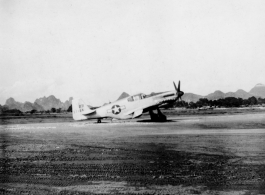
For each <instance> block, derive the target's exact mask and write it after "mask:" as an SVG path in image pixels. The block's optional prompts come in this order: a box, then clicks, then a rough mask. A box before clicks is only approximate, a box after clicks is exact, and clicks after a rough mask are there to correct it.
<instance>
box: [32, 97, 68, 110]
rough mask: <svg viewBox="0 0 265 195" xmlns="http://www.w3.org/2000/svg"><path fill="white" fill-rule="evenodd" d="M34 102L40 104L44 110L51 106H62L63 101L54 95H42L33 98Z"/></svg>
mask: <svg viewBox="0 0 265 195" xmlns="http://www.w3.org/2000/svg"><path fill="white" fill-rule="evenodd" d="M35 103H37V104H39V105H40V106H42V107H43V108H44V109H45V110H50V109H51V108H62V107H63V103H62V102H61V100H60V99H57V98H56V97H55V96H54V95H50V96H48V97H45V96H44V97H42V98H38V99H36V100H35Z"/></svg>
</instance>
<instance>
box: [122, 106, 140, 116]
mask: <svg viewBox="0 0 265 195" xmlns="http://www.w3.org/2000/svg"><path fill="white" fill-rule="evenodd" d="M142 114H143V109H142V108H137V109H134V110H130V111H129V112H127V113H125V114H124V115H132V118H136V117H138V116H140V115H142Z"/></svg>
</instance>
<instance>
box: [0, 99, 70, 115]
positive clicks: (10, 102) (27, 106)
mask: <svg viewBox="0 0 265 195" xmlns="http://www.w3.org/2000/svg"><path fill="white" fill-rule="evenodd" d="M72 99H73V98H69V100H66V101H65V102H64V103H63V102H61V100H60V99H57V98H56V97H55V96H53V95H51V96H49V97H45V96H44V97H43V98H38V99H36V100H35V102H34V103H31V102H28V101H26V102H25V103H21V102H17V101H15V99H14V98H12V97H11V98H8V99H7V100H6V103H5V105H4V108H5V110H7V109H8V110H12V109H16V110H20V111H22V112H27V111H31V110H37V111H44V110H50V109H51V108H57V109H58V108H61V109H63V110H67V109H68V108H69V106H70V105H71V104H72ZM0 110H1V111H0V113H1V112H3V106H2V107H1V109H0Z"/></svg>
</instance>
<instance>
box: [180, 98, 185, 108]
mask: <svg viewBox="0 0 265 195" xmlns="http://www.w3.org/2000/svg"><path fill="white" fill-rule="evenodd" d="M179 99H180V100H181V103H182V105H183V106H184V107H185V104H184V103H183V101H182V99H181V97H180V98H179Z"/></svg>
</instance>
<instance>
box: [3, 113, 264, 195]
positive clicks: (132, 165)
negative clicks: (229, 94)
mask: <svg viewBox="0 0 265 195" xmlns="http://www.w3.org/2000/svg"><path fill="white" fill-rule="evenodd" d="M167 116H168V119H169V121H168V122H165V123H153V122H151V121H150V120H149V117H148V116H144V117H143V118H139V119H134V120H129V121H115V122H112V123H111V122H110V121H109V120H105V121H103V123H101V124H96V123H95V121H83V122H74V121H72V119H71V118H70V116H68V115H56V117H53V115H51V116H50V117H49V116H48V117H46V118H45V117H44V116H42V117H41V116H20V117H11V118H10V117H3V118H2V120H1V126H0V146H1V151H0V157H1V159H0V160H1V161H0V182H1V186H0V194H1V193H2V194H207V195H208V194H246V195H247V194H265V111H264V110H258V111H256V110H252V109H249V110H247V111H245V110H244V111H242V110H234V111H231V110H219V111H203V112H201V111H200V112H198V111H197V112H194V113H188V112H185V111H177V112H176V111H167Z"/></svg>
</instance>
